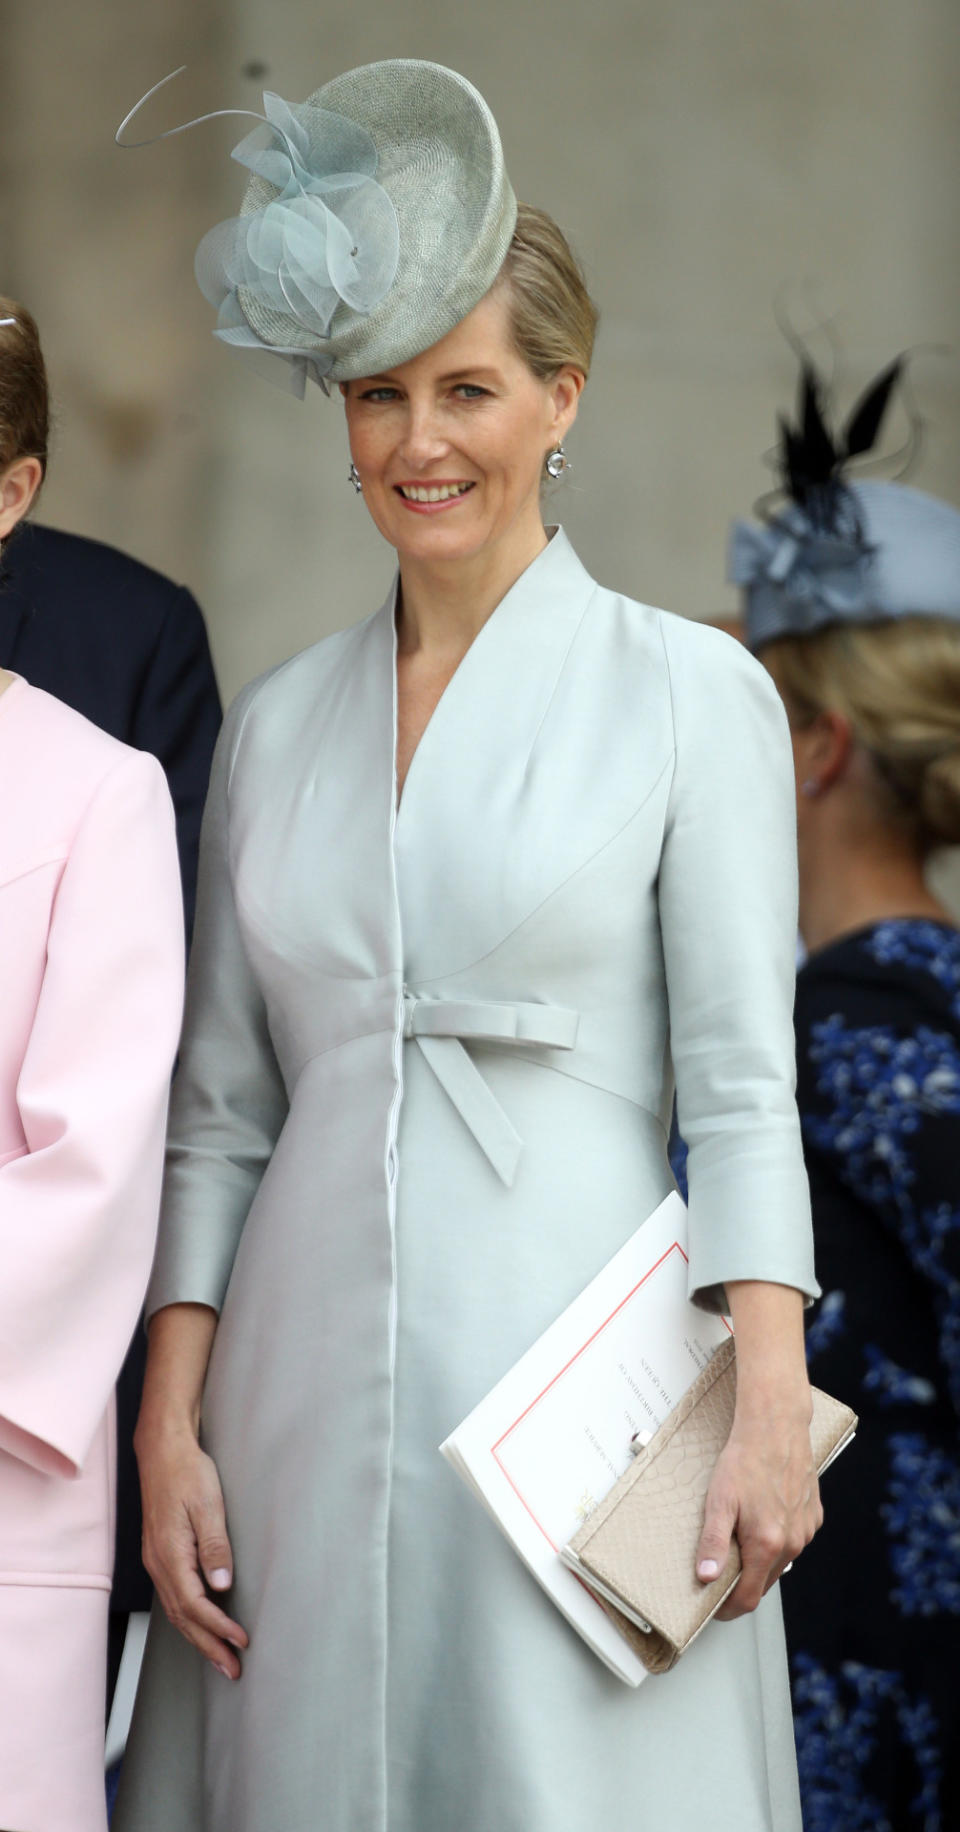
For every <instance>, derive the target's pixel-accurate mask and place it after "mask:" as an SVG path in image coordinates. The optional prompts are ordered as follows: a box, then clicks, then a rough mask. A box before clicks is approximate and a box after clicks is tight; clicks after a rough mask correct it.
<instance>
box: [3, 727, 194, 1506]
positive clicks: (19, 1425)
mask: <svg viewBox="0 0 960 1832" xmlns="http://www.w3.org/2000/svg"><path fill="white" fill-rule="evenodd" d="M182 997H183V922H182V910H181V901H180V880H179V872H178V866H177V852H176V841H175V834H174V823H173V812H172V808H171V804H170V797H169V794H168V791H167V787H166V782H165V779H164V776H163V771H162V770H161V768H160V766H159V764H158V763H156V761H155V760H154V758H152V757H149V756H147V755H145V754H144V753H141V752H138V751H126V752H124V753H122V755H121V756H120V759H119V761H118V762H116V763H115V764H114V765H113V766H112V768H111V769H110V770H109V771H108V773H107V774H106V775H105V776H104V777H103V778H102V779H101V781H100V783H99V786H98V788H97V789H96V792H95V794H94V795H93V796H92V799H91V800H90V802H89V804H88V805H87V808H86V810H85V812H84V815H83V817H82V819H81V822H80V825H79V828H78V830H77V833H76V835H75V838H74V841H73V844H72V846H71V849H70V852H69V856H68V857H67V860H66V863H65V865H64V868H63V872H62V875H61V877H60V881H59V884H58V886H57V890H56V894H55V897H54V900H53V906H52V912H51V917H50V928H49V935H48V941H47V955H46V965H45V968H44V973H43V981H42V985H41V989H40V995H39V999H38V1003H37V1009H36V1017H35V1020H34V1023H33V1026H32V1029H31V1032H30V1037H29V1041H28V1044H27V1048H26V1053H25V1055H24V1058H23V1063H22V1068H21V1072H20V1076H19V1081H18V1085H17V1106H18V1109H19V1113H20V1120H21V1124H22V1128H23V1133H24V1137H25V1140H26V1147H27V1149H26V1152H25V1153H24V1155H23V1156H20V1157H16V1158H14V1159H13V1160H12V1161H10V1162H7V1163H5V1164H3V1165H2V1166H0V1449H2V1450H5V1451H8V1452H10V1453H11V1454H13V1455H14V1456H17V1457H19V1458H22V1459H23V1460H25V1461H27V1462H28V1463H31V1464H33V1465H34V1466H35V1467H36V1468H38V1469H40V1470H43V1471H47V1472H55V1473H58V1474H63V1475H75V1474H76V1473H77V1472H78V1471H79V1469H80V1467H81V1466H82V1464H83V1460H84V1457H85V1456H86V1453H87V1450H88V1449H89V1446H90V1444H91V1441H92V1439H93V1436H94V1433H95V1432H96V1429H97V1426H98V1424H99V1422H100V1420H101V1418H102V1417H103V1414H104V1411H105V1410H106V1407H107V1405H108V1403H109V1400H110V1395H111V1392H112V1389H113V1385H114V1382H115V1380H116V1378H117V1374H118V1373H119V1370H120V1366H121V1363H122V1361H123V1357H124V1354H125V1352H126V1348H127V1345H128V1343H129V1340H130V1337H131V1334H132V1332H133V1330H134V1328H135V1326H136V1320H137V1316H138V1313H139V1308H140V1304H141V1302H142V1299H143V1293H144V1288H145V1286H146V1281H147V1277H148V1274H149V1270H150V1262H151V1258H152V1254H153V1247H154V1238H155V1233H156V1224H157V1213H158V1207H159V1196H160V1177H161V1169H162V1158H163V1139H164V1127H165V1122H166V1111H167V1096H168V1089H169V1081H170V1074H171V1069H172V1066H173V1058H174V1053H175V1051H176V1045H177V1037H178V1032H179V1024H180V1015H181V1004H182Z"/></svg>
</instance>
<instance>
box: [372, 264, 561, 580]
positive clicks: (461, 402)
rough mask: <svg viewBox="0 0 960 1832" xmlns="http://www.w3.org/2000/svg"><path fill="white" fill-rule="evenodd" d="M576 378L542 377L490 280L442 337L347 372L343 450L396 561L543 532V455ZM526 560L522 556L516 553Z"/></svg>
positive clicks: (472, 552)
mask: <svg viewBox="0 0 960 1832" xmlns="http://www.w3.org/2000/svg"><path fill="white" fill-rule="evenodd" d="M582 387H583V376H582V374H580V372H579V371H578V370H575V369H573V368H564V369H561V370H560V371H559V372H558V374H557V375H556V376H553V377H552V378H551V379H550V380H549V381H540V380H539V379H538V378H537V377H536V376H535V375H534V374H533V373H532V371H531V370H530V369H529V367H528V366H527V364H526V362H525V361H524V359H523V357H522V356H521V355H520V353H519V351H518V350H517V349H516V347H515V345H514V343H513V340H512V337H511V334H510V319H509V300H508V296H507V293H506V290H505V288H504V287H502V286H501V287H496V288H494V290H493V292H491V293H488V294H487V296H486V298H485V299H482V300H481V301H480V304H479V305H477V306H475V307H474V309H473V311H472V312H470V313H469V315H468V316H467V317H466V318H464V319H463V320H462V322H461V323H460V324H458V325H457V326H456V327H455V328H454V329H453V330H452V331H450V332H449V333H448V334H447V336H446V337H444V338H441V340H440V342H439V343H436V344H433V345H432V347H431V348H430V349H429V350H425V351H424V352H423V354H422V355H421V356H415V357H413V358H412V359H411V361H410V362H407V363H400V364H398V366H397V367H396V368H395V369H391V370H390V371H389V372H388V373H386V374H383V375H376V376H368V377H365V378H364V379H363V380H361V381H355V382H345V383H343V384H342V387H341V392H342V394H343V396H344V402H345V407H346V417H347V431H348V434H349V439H350V451H351V454H352V457H353V462H354V464H355V465H356V468H357V471H358V472H359V475H360V480H361V482H362V484H363V500H364V502H365V503H366V506H367V508H368V509H369V511H370V514H371V516H372V517H373V520H374V522H375V523H376V525H377V527H378V528H379V530H380V533H381V534H382V535H383V536H384V539H385V540H387V541H389V542H390V544H391V546H393V547H395V548H396V549H397V552H398V554H399V555H400V558H401V560H403V559H404V558H407V559H409V560H411V561H415V562H419V563H424V564H428V565H429V564H431V563H434V564H441V563H448V562H451V561H466V560H470V559H473V558H475V557H476V556H477V555H479V554H481V553H482V552H483V551H484V550H489V549H492V548H495V547H499V548H504V549H508V550H510V551H511V552H512V551H513V549H514V547H516V549H517V552H518V554H519V555H521V556H522V550H523V549H524V547H527V546H530V544H531V543H532V544H533V545H532V550H531V552H532V553H535V552H536V551H537V548H538V546H539V545H541V544H542V540H543V523H542V519H541V515H540V483H541V479H542V475H543V460H544V457H545V455H546V453H547V452H548V451H550V450H551V448H552V447H553V446H555V445H556V444H558V443H559V442H560V440H561V439H562V438H563V436H564V434H565V432H566V431H567V429H568V427H569V426H570V425H571V424H572V422H573V420H574V418H575V416H576V411H577V401H578V398H579V395H580V390H581V388H582ZM523 564H526V560H523Z"/></svg>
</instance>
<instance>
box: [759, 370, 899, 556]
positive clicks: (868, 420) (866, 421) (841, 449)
mask: <svg viewBox="0 0 960 1832" xmlns="http://www.w3.org/2000/svg"><path fill="white" fill-rule="evenodd" d="M904 360H905V359H904V357H902V356H898V357H897V359H896V361H895V362H893V363H891V364H890V365H889V367H888V368H886V369H884V371H883V372H882V374H881V375H879V376H878V377H877V379H876V381H874V382H871V383H870V386H869V387H868V388H867V389H866V390H865V391H864V393H863V394H862V395H861V396H860V399H859V400H858V401H857V402H856V403H855V405H854V407H853V409H852V411H851V413H850V415H849V418H848V419H847V422H846V425H845V426H844V428H843V431H842V432H841V433H840V434H839V436H838V435H835V434H834V433H832V432H831V430H830V426H829V422H828V419H827V414H826V411H825V408H824V396H825V389H824V387H823V384H822V382H821V380H820V377H819V376H818V374H817V371H816V369H815V368H814V366H813V363H812V362H811V361H810V358H809V356H807V355H804V356H803V357H802V358H801V366H800V383H799V391H798V399H797V420H796V425H795V426H791V425H790V423H789V421H788V420H786V419H785V418H784V417H783V415H781V416H780V418H779V427H780V447H779V451H778V454H777V468H778V470H779V472H780V476H781V481H782V486H783V489H784V490H785V491H786V493H787V495H789V496H790V497H792V499H793V501H794V502H795V503H797V504H798V505H799V506H800V508H802V509H803V510H804V511H805V512H806V513H807V515H809V517H810V519H811V520H812V521H813V522H814V523H816V524H817V525H819V526H820V527H823V528H833V527H835V526H836V525H837V524H838V523H839V522H841V521H844V520H845V519H846V514H845V506H844V497H845V492H844V491H843V489H842V485H843V481H844V476H843V473H844V467H845V466H846V464H847V463H848V462H849V460H850V459H851V458H854V457H858V456H860V455H861V454H862V453H864V452H869V451H870V450H872V448H873V446H874V444H875V443H876V440H877V438H878V436H879V432H880V427H881V425H882V423H883V417H884V414H885V413H886V410H887V406H888V404H889V401H890V396H891V394H892V393H893V390H894V387H895V386H896V383H897V382H898V380H899V379H900V376H901V374H902V372H903V366H904Z"/></svg>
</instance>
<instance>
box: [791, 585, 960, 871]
mask: <svg viewBox="0 0 960 1832" xmlns="http://www.w3.org/2000/svg"><path fill="white" fill-rule="evenodd" d="M762 659H763V661H764V663H765V664H766V666H767V667H768V668H769V670H770V673H771V674H772V675H773V678H774V680H775V681H776V684H777V686H778V687H779V689H780V691H781V693H782V695H783V698H784V700H785V702H786V706H787V710H788V712H789V713H790V716H791V719H792V720H793V722H794V723H795V724H798V725H800V726H804V725H809V724H811V723H812V721H813V720H814V719H815V718H816V717H817V714H818V713H821V712H837V713H840V714H842V715H843V717H844V718H846V719H848V720H849V722H850V726H851V729H852V732H853V735H854V738H855V740H856V742H857V743H858V744H859V745H860V746H861V747H862V749H863V750H864V751H865V752H866V753H867V754H868V756H869V757H870V760H871V762H872V763H873V766H874V775H875V779H876V784H877V789H878V794H879V797H880V808H881V812H882V813H883V814H884V816H885V817H886V818H889V819H893V820H896V821H897V822H898V823H899V824H901V825H903V824H904V823H905V824H906V825H907V826H908V828H909V830H910V832H911V836H912V838H913V839H914V841H915V843H916V845H917V847H918V849H919V851H920V852H921V854H925V853H927V852H930V851H931V850H932V849H933V848H934V847H936V846H955V845H960V623H955V622H953V621H951V620H950V619H948V618H945V617H904V618H899V619H898V620H897V621H896V622H890V623H875V624H860V625H856V626H854V625H851V624H842V623H841V624H834V625H831V626H830V627H829V628H828V629H825V630H820V631H817V632H816V633H815V634H814V635H812V636H783V637H779V638H778V639H777V640H776V641H775V642H771V643H768V644H766V645H765V646H764V649H763V654H762Z"/></svg>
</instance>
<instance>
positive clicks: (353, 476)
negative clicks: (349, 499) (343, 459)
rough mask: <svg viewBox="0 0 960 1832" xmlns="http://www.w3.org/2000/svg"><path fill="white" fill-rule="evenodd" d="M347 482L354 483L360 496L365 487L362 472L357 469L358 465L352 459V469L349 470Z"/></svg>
mask: <svg viewBox="0 0 960 1832" xmlns="http://www.w3.org/2000/svg"><path fill="white" fill-rule="evenodd" d="M347 482H348V483H352V485H353V487H354V489H355V490H356V492H357V495H358V496H359V495H360V492H361V490H362V489H363V484H362V483H361V481H360V472H359V471H358V470H357V467H356V465H355V464H354V463H353V461H352V460H351V463H350V469H349V471H348V472H347Z"/></svg>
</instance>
